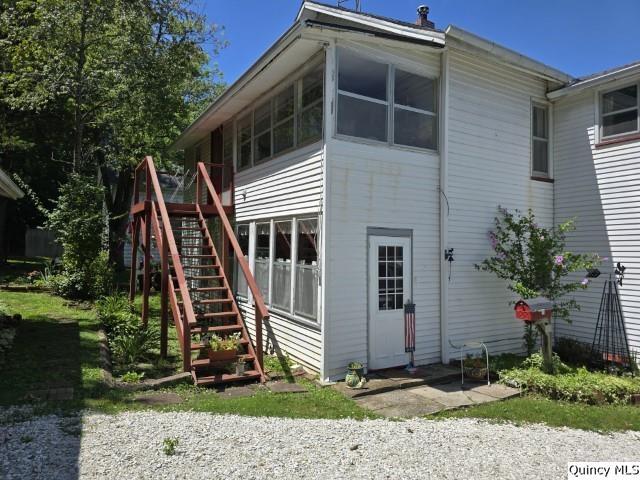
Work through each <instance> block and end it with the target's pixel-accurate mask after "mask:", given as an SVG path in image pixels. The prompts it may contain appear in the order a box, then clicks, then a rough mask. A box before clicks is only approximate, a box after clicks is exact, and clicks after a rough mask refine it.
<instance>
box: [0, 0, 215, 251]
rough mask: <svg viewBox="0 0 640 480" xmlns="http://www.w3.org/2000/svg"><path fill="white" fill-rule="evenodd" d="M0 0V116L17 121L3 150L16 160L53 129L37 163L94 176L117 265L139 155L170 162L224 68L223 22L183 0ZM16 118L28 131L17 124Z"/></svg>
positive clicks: (2, 139) (1, 141) (1, 137)
mask: <svg viewBox="0 0 640 480" xmlns="http://www.w3.org/2000/svg"><path fill="white" fill-rule="evenodd" d="M3 5H4V6H3V7H2V9H1V10H0V45H1V46H2V48H0V52H1V53H0V61H1V62H2V72H1V73H0V88H1V89H2V92H1V93H2V99H1V100H0V113H2V115H3V116H4V117H5V118H12V119H15V121H13V122H8V125H9V128H8V129H5V130H4V131H3V132H2V130H1V129H0V148H2V145H4V147H5V150H7V152H8V153H10V154H12V155H10V156H12V157H15V156H16V155H18V156H20V151H22V152H23V153H24V152H28V151H29V150H36V149H37V146H38V145H41V143H42V138H41V136H42V134H44V135H47V130H48V129H49V127H51V130H52V132H51V133H52V134H53V135H52V136H53V137H54V138H53V139H52V141H51V142H47V143H48V144H49V145H51V147H50V148H48V149H47V150H48V151H46V152H38V154H39V155H41V157H40V158H39V161H40V165H41V167H40V168H41V169H43V170H46V169H47V168H49V167H51V164H52V163H53V162H54V161H55V162H56V165H55V166H56V167H57V170H56V171H57V172H59V171H61V170H62V171H63V172H64V173H65V176H66V174H69V173H71V172H76V173H80V174H85V175H91V176H94V177H95V176H96V175H97V174H98V172H100V177H101V178H102V180H103V182H104V185H105V191H104V201H105V203H106V206H107V210H108V213H109V222H108V229H109V244H110V250H111V253H112V255H111V256H112V260H116V261H118V262H119V263H121V261H122V245H123V242H124V236H125V233H126V225H127V212H128V209H129V205H130V201H131V196H132V191H131V183H132V173H133V168H134V165H135V164H136V163H137V162H139V161H140V160H141V158H142V157H143V156H144V155H153V156H154V157H155V158H156V159H157V161H158V162H159V163H160V164H164V165H167V164H171V163H172V162H173V161H174V160H175V157H174V156H172V155H171V154H169V153H168V152H167V147H168V146H169V145H170V143H171V142H172V141H173V140H174V139H175V138H176V137H177V135H178V134H179V133H180V132H181V131H182V130H183V129H184V128H185V127H186V126H187V125H188V124H189V123H190V122H191V121H192V120H193V119H194V117H195V116H196V115H197V114H198V113H199V112H200V111H201V110H202V108H203V106H204V105H205V104H207V103H208V102H209V101H211V100H212V98H213V97H214V96H215V95H217V94H218V93H219V92H220V90H221V86H222V84H221V76H220V73H219V71H218V70H217V68H216V67H215V64H214V66H210V63H209V62H210V59H211V56H212V55H214V56H215V55H216V54H217V53H218V51H219V49H220V48H222V47H224V46H225V44H224V42H223V41H221V40H220V38H219V36H220V29H219V28H218V27H217V26H216V25H213V24H209V23H207V21H206V18H205V17H204V16H203V15H202V14H200V13H199V12H198V11H197V10H196V8H195V6H194V5H193V3H192V1H190V0H37V1H21V0H14V1H9V2H4V3H3ZM41 114H43V115H45V116H47V117H48V118H49V122H48V123H47V124H46V125H43V124H42V123H41V122H39V121H38V120H37V116H38V115H41ZM24 119H31V120H32V121H34V123H35V124H36V125H37V126H36V129H35V130H34V131H28V129H24V128H22V127H21V126H20V125H21V122H22V121H23V120H24ZM43 127H44V128H43ZM56 140H57V141H56ZM54 145H55V147H54ZM24 156H25V157H26V156H27V155H24ZM32 167H33V168H38V167H36V166H35V165H34V166H32ZM18 170H20V169H19V168H18ZM23 178H24V177H23ZM56 178H59V175H58V176H57V177H56ZM24 180H25V181H26V182H27V183H29V179H28V178H24ZM61 180H62V181H64V180H63V179H61ZM34 189H36V188H35V187H34ZM36 190H37V189H36ZM50 193H52V192H47V194H50Z"/></svg>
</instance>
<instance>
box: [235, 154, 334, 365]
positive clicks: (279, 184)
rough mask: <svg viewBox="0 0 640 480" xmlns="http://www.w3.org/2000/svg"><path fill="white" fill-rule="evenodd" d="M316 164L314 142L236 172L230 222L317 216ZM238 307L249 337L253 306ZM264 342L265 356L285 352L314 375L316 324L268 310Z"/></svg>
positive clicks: (318, 351) (318, 336) (318, 159)
mask: <svg viewBox="0 0 640 480" xmlns="http://www.w3.org/2000/svg"><path fill="white" fill-rule="evenodd" d="M322 164H323V150H322V146H321V145H320V144H319V143H314V144H312V145H308V146H306V147H303V148H300V149H297V150H293V151H291V152H288V153H285V154H284V155H281V156H280V157H278V158H274V159H273V160H271V161H269V162H265V163H264V164H261V165H259V166H256V167H255V168H252V169H249V170H246V171H243V172H239V173H237V174H236V177H235V185H236V196H235V208H236V211H235V215H236V221H237V222H238V223H249V222H256V223H262V222H265V219H274V220H280V219H282V220H286V219H289V220H290V219H291V218H292V217H295V216H299V217H300V218H309V217H317V216H318V215H319V214H320V206H321V198H322ZM274 223H275V222H274ZM273 228H275V226H274V227H273ZM272 248H273V247H272ZM272 283H273V281H272ZM270 293H271V295H273V292H270ZM267 301H269V300H267ZM238 305H239V307H240V309H241V310H242V312H243V314H244V317H245V320H246V321H247V325H248V328H249V331H250V332H251V335H253V334H254V333H255V330H254V323H253V318H254V310H253V305H252V304H251V302H247V301H244V300H240V301H239V304H238ZM264 342H265V343H264V346H265V349H266V350H267V351H269V352H278V353H281V354H284V353H286V354H288V355H290V356H291V358H293V359H294V360H295V361H297V362H299V363H300V364H302V365H304V366H305V367H307V368H309V369H311V370H313V371H319V370H320V357H321V331H320V322H318V324H315V325H314V324H313V323H312V322H307V321H299V320H296V319H294V318H292V316H291V315H289V314H286V313H285V312H279V311H277V310H275V309H271V310H270V319H269V322H268V325H266V326H265V329H264Z"/></svg>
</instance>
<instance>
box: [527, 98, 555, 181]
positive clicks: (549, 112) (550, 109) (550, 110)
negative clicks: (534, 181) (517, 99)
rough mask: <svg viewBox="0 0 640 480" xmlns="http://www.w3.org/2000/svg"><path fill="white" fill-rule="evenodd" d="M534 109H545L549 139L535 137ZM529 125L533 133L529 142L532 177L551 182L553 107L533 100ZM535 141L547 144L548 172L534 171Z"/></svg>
mask: <svg viewBox="0 0 640 480" xmlns="http://www.w3.org/2000/svg"><path fill="white" fill-rule="evenodd" d="M534 107H539V108H544V109H545V110H546V111H547V138H542V137H536V136H534V135H533V108H534ZM529 124H530V132H531V138H530V142H529V143H530V151H531V155H530V162H529V163H530V170H531V176H532V177H537V178H546V179H550V180H551V179H552V178H553V105H552V104H551V103H550V102H548V101H546V100H541V99H538V98H532V99H531V106H530V109H529ZM534 140H538V141H545V142H547V161H548V169H549V171H548V172H538V171H536V170H534V169H533V152H534V146H533V142H534Z"/></svg>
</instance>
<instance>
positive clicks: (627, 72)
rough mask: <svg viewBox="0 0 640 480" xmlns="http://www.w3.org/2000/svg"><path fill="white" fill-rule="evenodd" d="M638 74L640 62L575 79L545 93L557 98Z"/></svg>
mask: <svg viewBox="0 0 640 480" xmlns="http://www.w3.org/2000/svg"><path fill="white" fill-rule="evenodd" d="M638 74H640V64H636V65H630V66H628V67H624V68H620V69H618V70H614V71H611V72H607V73H604V74H602V75H598V76H596V77H592V78H589V79H587V80H583V81H577V82H575V83H574V84H572V85H568V86H566V87H562V88H559V89H557V90H554V91H552V92H549V93H548V94H547V98H548V99H549V100H557V99H558V98H562V97H566V96H568V95H575V94H577V93H580V92H582V91H584V90H586V89H588V88H592V87H598V86H600V85H604V84H606V83H609V82H614V81H616V80H624V79H625V78H628V77H631V76H634V75H638Z"/></svg>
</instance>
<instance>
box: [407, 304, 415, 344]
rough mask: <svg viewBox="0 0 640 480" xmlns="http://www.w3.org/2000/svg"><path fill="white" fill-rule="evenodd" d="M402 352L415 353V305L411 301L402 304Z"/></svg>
mask: <svg viewBox="0 0 640 480" xmlns="http://www.w3.org/2000/svg"><path fill="white" fill-rule="evenodd" d="M404 351H405V352H415V351H416V304H415V303H411V300H407V303H405V304H404Z"/></svg>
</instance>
